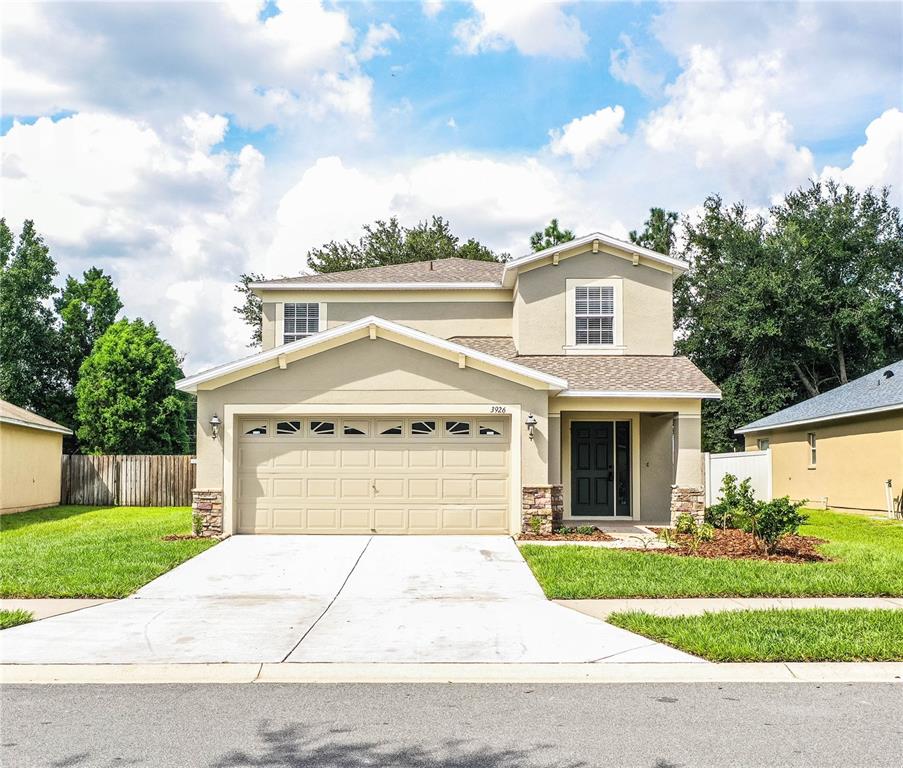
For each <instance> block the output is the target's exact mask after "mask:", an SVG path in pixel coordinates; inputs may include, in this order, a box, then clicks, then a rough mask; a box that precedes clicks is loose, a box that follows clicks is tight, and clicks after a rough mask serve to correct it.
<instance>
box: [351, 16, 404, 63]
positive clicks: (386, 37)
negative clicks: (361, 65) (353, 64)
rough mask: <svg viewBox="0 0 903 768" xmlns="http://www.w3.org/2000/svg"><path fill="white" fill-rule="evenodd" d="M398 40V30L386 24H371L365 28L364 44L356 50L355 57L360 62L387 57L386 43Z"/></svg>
mask: <svg viewBox="0 0 903 768" xmlns="http://www.w3.org/2000/svg"><path fill="white" fill-rule="evenodd" d="M400 39H401V35H400V34H398V30H397V29H395V27H393V26H392V25H391V24H389V23H387V22H384V23H382V24H371V25H370V26H369V27H368V28H367V34H366V35H365V36H364V42H363V43H361V47H360V48H358V51H357V57H358V59H360V60H361V61H369V60H370V59H373V58H375V57H377V56H388V55H389V49H388V48H387V47H386V43H388V42H389V41H391V40H400Z"/></svg>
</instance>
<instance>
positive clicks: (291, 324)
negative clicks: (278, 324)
mask: <svg viewBox="0 0 903 768" xmlns="http://www.w3.org/2000/svg"><path fill="white" fill-rule="evenodd" d="M282 318H283V326H282V343H283V344H288V343H289V342H290V341H298V339H305V338H307V337H308V336H312V335H313V334H315V333H317V332H318V331H319V330H320V305H319V304H316V303H312V304H285V305H284V306H283V311H282Z"/></svg>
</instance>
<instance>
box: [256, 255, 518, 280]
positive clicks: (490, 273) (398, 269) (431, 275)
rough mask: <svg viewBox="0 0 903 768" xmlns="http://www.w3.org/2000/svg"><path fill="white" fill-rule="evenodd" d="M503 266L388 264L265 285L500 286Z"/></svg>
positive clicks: (463, 262) (467, 262)
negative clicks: (394, 284) (445, 284)
mask: <svg viewBox="0 0 903 768" xmlns="http://www.w3.org/2000/svg"><path fill="white" fill-rule="evenodd" d="M504 271H505V265H504V264H501V263H499V262H497V261H476V260H474V259H459V258H457V257H452V258H448V259H433V260H432V261H413V262H410V263H407V264H389V265H386V266H384V267H366V268H364V269H349V270H347V271H345V272H326V273H323V274H317V275H300V276H299V277H283V278H280V279H278V280H267V281H266V284H267V285H275V284H278V283H286V284H287V285H295V284H300V285H306V284H308V283H319V284H331V283H370V284H375V283H379V284H381V285H382V284H385V285H391V284H393V283H450V284H454V283H495V284H497V285H498V286H499V287H501V285H502V273H503V272H504Z"/></svg>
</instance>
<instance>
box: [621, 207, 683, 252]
mask: <svg viewBox="0 0 903 768" xmlns="http://www.w3.org/2000/svg"><path fill="white" fill-rule="evenodd" d="M677 221H678V215H677V212H676V211H666V210H665V209H664V208H650V209H649V218H648V219H646V223H645V224H644V225H643V231H642V232H637V231H636V230H635V229H634V230H631V231H630V233H629V236H630V242H631V243H636V244H637V245H641V246H643V248H649V249H650V250H653V251H657V252H658V253H664V254H669V253H671V249H672V248H673V247H674V230H675V228H676V227H677Z"/></svg>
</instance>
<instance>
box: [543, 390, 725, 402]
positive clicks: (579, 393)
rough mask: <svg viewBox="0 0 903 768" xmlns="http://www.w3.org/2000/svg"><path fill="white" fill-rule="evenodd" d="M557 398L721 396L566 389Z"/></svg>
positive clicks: (654, 391) (651, 391) (698, 397)
mask: <svg viewBox="0 0 903 768" xmlns="http://www.w3.org/2000/svg"><path fill="white" fill-rule="evenodd" d="M558 397H646V398H650V397H667V398H683V399H689V400H720V399H721V394H720V393H719V394H717V395H714V394H712V393H711V392H668V391H666V390H662V389H650V390H645V391H641V390H627V391H623V392H619V391H617V390H604V389H566V390H564V392H559V393H558Z"/></svg>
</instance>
